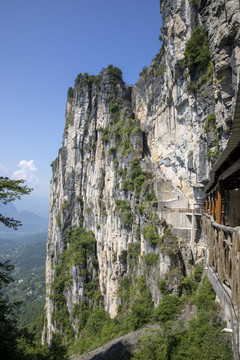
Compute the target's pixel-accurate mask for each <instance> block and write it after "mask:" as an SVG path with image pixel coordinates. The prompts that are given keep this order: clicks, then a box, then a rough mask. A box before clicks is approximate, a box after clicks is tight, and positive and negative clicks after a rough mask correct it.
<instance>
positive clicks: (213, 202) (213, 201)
mask: <svg viewBox="0 0 240 360" xmlns="http://www.w3.org/2000/svg"><path fill="white" fill-rule="evenodd" d="M212 216H213V218H214V220H215V191H214V193H213V197H212Z"/></svg>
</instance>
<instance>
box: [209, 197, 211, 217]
mask: <svg viewBox="0 0 240 360" xmlns="http://www.w3.org/2000/svg"><path fill="white" fill-rule="evenodd" d="M209 215H210V216H211V215H212V195H210V199H209Z"/></svg>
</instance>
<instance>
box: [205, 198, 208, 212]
mask: <svg viewBox="0 0 240 360" xmlns="http://www.w3.org/2000/svg"><path fill="white" fill-rule="evenodd" d="M205 206H206V208H205V212H206V214H207V213H208V197H207V198H206V205H205Z"/></svg>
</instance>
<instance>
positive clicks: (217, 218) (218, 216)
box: [216, 181, 222, 224]
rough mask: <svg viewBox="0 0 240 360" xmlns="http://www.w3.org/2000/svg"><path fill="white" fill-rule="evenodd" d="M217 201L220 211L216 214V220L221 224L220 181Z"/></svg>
mask: <svg viewBox="0 0 240 360" xmlns="http://www.w3.org/2000/svg"><path fill="white" fill-rule="evenodd" d="M217 202H218V212H217V216H216V221H217V223H218V224H221V217H222V184H221V182H220V181H219V184H218V195H217Z"/></svg>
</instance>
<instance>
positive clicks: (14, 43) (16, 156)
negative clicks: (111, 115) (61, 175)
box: [0, 0, 161, 203]
mask: <svg viewBox="0 0 240 360" xmlns="http://www.w3.org/2000/svg"><path fill="white" fill-rule="evenodd" d="M160 27H161V16H160V8H159V0H121V1H114V0H102V1H99V0H89V1H86V0H84V1H82V0H41V1H38V0H0V43H1V66H0V99H1V106H0V119H1V132H0V154H1V156H0V175H1V176H9V177H12V178H13V177H15V178H20V177H21V178H24V179H26V181H27V183H28V185H30V186H32V187H34V189H35V190H34V193H33V195H35V196H40V197H42V198H45V199H46V203H47V201H48V195H49V182H50V178H51V167H50V164H51V162H52V161H53V160H54V159H55V158H56V156H57V153H58V149H59V148H60V147H61V141H62V134H63V129H64V123H65V119H64V114H65V105H66V94H67V90H68V88H69V87H70V86H73V85H74V80H75V78H76V76H77V75H78V73H80V72H81V73H85V72H88V73H89V74H98V73H99V72H100V70H101V69H102V68H103V67H107V66H108V65H109V64H113V65H114V66H118V67H119V68H120V69H121V70H122V72H123V79H124V81H125V82H126V83H128V84H134V83H135V82H136V81H137V79H138V74H139V72H140V71H141V70H142V68H143V66H144V65H147V66H148V65H149V64H150V63H151V60H152V59H153V57H154V56H155V54H156V53H157V52H158V51H159V48H160V45H161V44H160V41H159V40H158V36H159V34H160Z"/></svg>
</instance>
